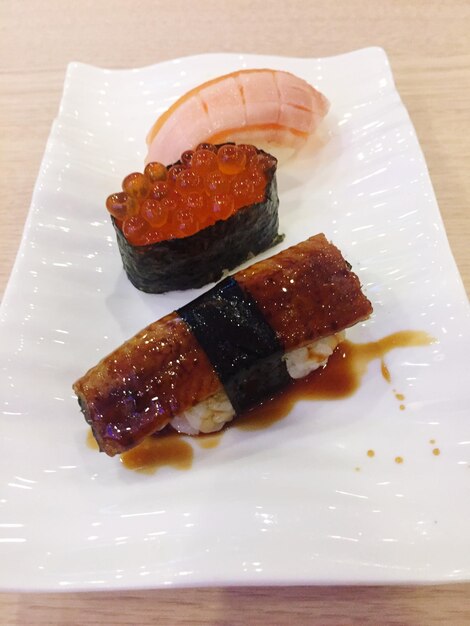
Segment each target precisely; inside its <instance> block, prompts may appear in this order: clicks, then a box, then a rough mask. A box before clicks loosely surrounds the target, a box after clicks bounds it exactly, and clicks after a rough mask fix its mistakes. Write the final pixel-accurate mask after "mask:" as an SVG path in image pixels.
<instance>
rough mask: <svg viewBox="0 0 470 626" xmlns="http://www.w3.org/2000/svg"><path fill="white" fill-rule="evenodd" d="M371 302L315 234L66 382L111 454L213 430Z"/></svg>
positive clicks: (327, 350) (320, 355)
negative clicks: (169, 432) (161, 437)
mask: <svg viewBox="0 0 470 626" xmlns="http://www.w3.org/2000/svg"><path fill="white" fill-rule="evenodd" d="M371 312H372V306H371V303H370V302H369V300H368V299H367V298H366V297H365V295H364V294H363V293H362V291H361V287H360V283H359V279H358V277H357V276H356V275H355V274H354V273H353V272H352V271H351V266H350V265H349V264H348V263H347V261H345V259H344V258H343V257H342V255H341V252H340V251H339V250H338V249H337V248H336V247H335V246H334V245H333V244H331V243H329V242H328V241H327V239H326V238H325V236H324V235H322V234H320V235H316V236H314V237H311V238H310V239H307V240H306V241H304V242H302V243H299V244H298V245H296V246H293V247H291V248H288V249H287V250H284V251H283V252H280V253H279V254H277V255H275V256H273V257H270V258H268V259H267V260H264V261H260V262H258V263H255V264H254V265H252V266H251V267H249V268H248V269H246V270H242V271H239V272H237V273H236V274H234V275H233V276H230V277H228V278H225V279H224V280H222V281H221V282H220V283H218V284H217V285H215V287H213V288H212V289H210V290H209V291H207V292H206V293H204V294H203V295H202V296H200V297H198V298H196V299H195V300H193V301H192V302H190V303H189V304H187V305H185V306H183V307H182V308H181V309H179V310H178V311H175V312H173V313H171V314H169V315H167V316H165V317H163V318H162V319H160V320H158V321H156V322H154V323H153V324H150V326H148V327H147V328H145V329H144V330H142V331H141V332H139V333H138V334H137V335H136V336H135V337H133V338H132V339H130V340H129V341H127V342H126V343H124V344H123V345H122V346H121V347H120V348H118V349H117V350H115V351H114V352H112V353H111V354H110V355H109V356H107V357H105V358H104V359H102V361H100V363H98V365H96V366H95V367H93V368H92V369H90V370H89V371H88V372H87V373H86V374H85V375H84V376H83V377H82V378H80V379H79V380H78V381H77V382H76V383H75V384H74V386H73V388H74V390H75V393H76V394H77V396H78V399H79V403H80V406H81V408H82V411H83V413H84V415H85V419H86V420H87V422H88V423H89V424H90V425H91V427H92V430H93V434H94V436H95V438H96V440H97V442H98V444H99V447H100V450H101V451H103V452H106V453H107V454H109V455H110V456H113V455H115V454H118V453H121V452H124V451H125V450H128V449H130V448H132V447H134V446H136V445H137V444H138V443H140V442H141V441H142V440H143V439H144V438H145V437H147V436H149V435H152V434H155V433H158V432H159V431H161V430H162V429H164V428H166V427H173V428H174V429H175V430H177V431H179V432H182V433H187V434H191V435H193V434H194V435H195V434H198V433H200V432H204V433H207V432H214V431H217V430H220V429H221V428H222V427H223V426H224V424H226V423H227V422H230V421H231V420H232V419H233V418H234V416H235V415H237V414H239V413H243V412H244V411H246V410H248V409H250V408H251V407H253V406H254V405H256V404H257V403H259V402H261V401H263V400H264V399H266V398H267V397H269V396H272V395H273V394H274V393H276V392H277V391H279V390H280V389H281V388H283V387H284V386H286V385H287V384H288V383H289V381H290V380H291V379H292V378H300V377H303V376H306V375H307V374H308V373H310V372H311V371H313V370H314V369H316V368H318V367H321V366H323V365H325V364H326V362H327V360H328V357H329V356H330V355H331V354H332V352H333V351H334V349H335V348H336V346H337V345H338V344H339V343H340V342H341V341H342V340H343V338H344V331H345V329H347V328H348V327H350V326H353V325H354V324H356V323H358V322H360V321H362V320H364V319H366V318H367V317H369V315H370V314H371Z"/></svg>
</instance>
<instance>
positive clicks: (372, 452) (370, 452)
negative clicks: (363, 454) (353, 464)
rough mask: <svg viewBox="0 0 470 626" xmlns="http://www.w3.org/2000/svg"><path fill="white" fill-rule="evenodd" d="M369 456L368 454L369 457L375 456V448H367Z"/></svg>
mask: <svg viewBox="0 0 470 626" xmlns="http://www.w3.org/2000/svg"><path fill="white" fill-rule="evenodd" d="M367 456H368V457H369V458H372V457H374V456H375V452H374V451H373V450H367Z"/></svg>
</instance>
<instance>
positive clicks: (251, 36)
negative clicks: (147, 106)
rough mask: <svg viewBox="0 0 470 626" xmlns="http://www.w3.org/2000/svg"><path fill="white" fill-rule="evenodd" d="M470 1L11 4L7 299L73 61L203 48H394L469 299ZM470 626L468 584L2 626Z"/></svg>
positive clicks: (10, 608)
mask: <svg viewBox="0 0 470 626" xmlns="http://www.w3.org/2000/svg"><path fill="white" fill-rule="evenodd" d="M469 32H470V3H469V2H468V0H462V1H447V2H442V1H434V0H431V1H429V2H425V1H422V0H408V1H407V2H404V1H397V0H390V1H382V2H377V1H376V0H356V1H348V0H340V1H336V2H332V1H331V0H317V1H316V2H315V3H308V2H305V0H302V1H298V0H292V1H290V2H286V1H285V0H284V1H283V0H271V2H269V3H267V2H266V1H265V0H261V1H260V0H237V2H230V3H229V2H220V1H217V0H199V1H198V2H190V1H189V0H187V1H185V0H172V2H168V1H167V0H165V1H151V0H135V1H131V0H121V1H120V2H119V3H116V2H113V1H112V0H48V2H47V3H46V2H44V3H38V2H34V1H33V0H22V1H19V0H3V1H2V2H1V3H0V137H1V152H0V171H1V172H2V174H3V185H2V202H1V203H0V232H1V235H2V244H1V246H0V294H2V293H3V291H4V289H5V286H6V284H7V281H8V277H9V275H10V272H11V269H12V266H13V262H14V258H15V254H16V251H17V249H18V246H19V243H20V239H21V234H22V231H23V226H24V221H25V219H26V215H27V212H28V208H29V204H30V199H31V194H32V190H33V186H34V181H35V179H36V176H37V173H38V169H39V165H40V161H41V158H42V154H43V151H44V147H45V143H46V140H47V136H48V133H49V130H50V126H51V123H52V121H53V119H54V116H55V115H56V112H57V108H58V104H59V101H60V96H61V91H62V86H63V79H64V74H65V69H66V65H67V63H68V62H69V61H72V60H73V61H83V62H88V63H92V64H94V65H99V66H102V67H109V68H116V67H138V66H142V65H147V64H151V63H156V62H159V61H162V60H165V59H170V58H173V57H177V56H184V55H190V54H196V53H201V52H224V51H227V52H253V53H266V54H284V55H290V56H305V57H310V56H326V55H331V54H338V53H341V52H346V51H349V50H352V49H355V48H361V47H365V46H371V45H378V46H382V47H384V48H385V49H386V51H387V53H388V55H389V58H390V61H391V65H392V69H393V72H394V75H395V78H396V82H397V86H398V89H399V91H400V93H401V96H402V98H403V100H404V102H405V104H406V106H407V108H408V111H409V113H410V116H411V119H412V120H413V123H414V124H415V127H416V130H417V133H418V137H419V139H420V142H421V145H422V148H423V150H424V153H425V156H426V160H427V163H428V166H429V170H430V173H431V178H432V181H433V184H434V188H435V191H436V195H437V198H438V202H439V205H440V209H441V213H442V216H443V219H444V222H445V226H446V230H447V234H448V238H449V242H450V245H451V247H452V250H453V253H454V255H455V258H456V261H457V264H458V267H459V269H460V272H461V275H462V278H463V281H464V284H465V286H466V288H467V293H468V292H470V246H469V241H470V219H469V206H468V203H469V199H470V176H469V175H468V171H469V170H470V133H469V132H468V131H469V129H470V37H469ZM157 622H158V623H159V624H218V625H219V624H220V625H225V624H227V625H228V624H233V625H236V624H325V625H328V624H335V625H341V624H355V623H357V624H376V623H378V622H381V623H387V624H429V625H432V624H438V623H439V624H441V623H449V624H450V623H451V624H468V623H470V585H449V586H438V587H422V588H421V587H417V588H415V587H408V588H403V587H381V588H380V587H379V588H365V587H360V588H334V587H326V588H304V587H293V588H266V589H264V588H251V589H247V588H235V589H199V590H198V589H195V590H180V591H177V590H164V591H154V592H138V593H137V592H127V593H119V594H115V593H113V594H108V593H103V594H97V593H95V594H88V593H87V594H37V595H34V594H15V593H12V594H2V595H0V623H2V624H8V625H9V624H21V625H23V624H48V625H49V624H68V625H72V624H85V623H88V624H116V625H118V624H152V623H157Z"/></svg>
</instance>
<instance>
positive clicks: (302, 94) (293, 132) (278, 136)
mask: <svg viewBox="0 0 470 626" xmlns="http://www.w3.org/2000/svg"><path fill="white" fill-rule="evenodd" d="M328 109H329V102H328V100H327V98H326V97H325V96H324V95H323V94H322V93H320V92H319V91H317V90H316V89H314V87H312V86H311V85H309V84H308V83H307V82H306V81H305V80H303V79H302V78H299V77H298V76H295V75H294V74H291V73H290V72H284V71H279V70H273V69H245V70H239V71H237V72H232V73H231V74H226V75H224V76H219V77H217V78H215V79H213V80H210V81H208V82H205V83H203V84H202V85H199V86H197V87H195V88H194V89H192V90H191V91H189V92H188V93H186V94H184V95H183V96H182V97H181V98H179V99H178V100H177V101H176V102H175V103H174V104H173V105H172V106H171V107H170V108H169V109H168V110H167V111H165V112H164V113H163V114H162V115H161V116H160V117H159V118H158V119H157V121H156V122H155V124H154V125H153V127H152V128H151V130H150V131H149V133H148V135H147V145H148V155H147V159H146V162H147V163H150V162H152V161H160V162H162V163H164V164H165V165H166V164H168V163H172V162H174V161H175V160H176V159H178V158H179V155H180V153H181V152H182V151H183V150H185V149H186V148H187V147H189V148H194V147H195V146H196V145H197V144H199V143H201V142H208V141H210V142H212V143H223V142H227V141H234V142H236V143H251V144H255V145H256V146H258V147H260V148H261V147H262V148H264V149H265V150H267V151H268V152H271V153H274V154H276V156H279V150H280V148H282V152H283V155H284V156H290V154H292V153H293V152H295V151H296V150H298V149H299V148H300V147H301V146H302V145H303V144H304V143H305V141H306V140H307V138H308V137H309V136H310V135H311V134H312V133H313V132H314V131H315V130H316V128H317V127H318V125H319V123H320V122H321V120H322V119H323V118H324V117H325V115H326V114H327V112H328ZM286 152H287V153H289V154H286Z"/></svg>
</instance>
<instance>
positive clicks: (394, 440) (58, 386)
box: [0, 48, 470, 590]
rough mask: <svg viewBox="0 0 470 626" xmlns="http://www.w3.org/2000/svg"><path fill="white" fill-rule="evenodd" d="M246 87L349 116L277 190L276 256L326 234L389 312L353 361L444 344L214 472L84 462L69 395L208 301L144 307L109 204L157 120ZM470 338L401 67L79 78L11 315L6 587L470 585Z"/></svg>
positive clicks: (307, 412)
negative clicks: (163, 322)
mask: <svg viewBox="0 0 470 626" xmlns="http://www.w3.org/2000/svg"><path fill="white" fill-rule="evenodd" d="M250 67H272V68H279V69H284V70H289V71H291V72H294V73H295V74H298V75H299V76H302V77H303V78H305V79H307V80H308V81H309V82H311V83H312V84H314V85H315V86H316V87H318V88H319V89H320V90H322V91H323V92H324V93H325V94H326V95H327V96H328V97H329V98H330V100H331V102H332V107H331V112H330V113H329V115H328V117H327V119H326V121H325V124H324V126H323V129H322V132H321V137H320V139H318V138H317V139H316V140H315V141H313V142H311V144H310V145H309V146H307V147H306V148H305V149H304V150H303V151H302V152H301V153H299V155H298V157H297V158H296V159H294V160H292V161H290V162H288V163H287V164H285V165H284V166H283V167H281V168H280V170H279V174H278V178H279V192H280V198H281V205H280V214H281V230H282V232H284V233H285V235H286V238H285V240H284V242H283V243H282V244H281V245H280V246H278V248H277V249H275V250H274V251H272V252H275V251H278V250H280V249H281V248H282V247H287V246H289V245H292V244H295V243H297V242H298V241H301V240H302V239H305V238H306V237H307V236H310V235H312V234H315V233H317V232H321V231H323V232H325V233H326V235H327V236H328V238H329V239H331V240H332V241H333V242H334V243H335V244H336V245H337V246H338V247H339V248H340V249H341V250H342V251H343V254H344V255H345V257H346V258H347V259H348V260H349V261H350V262H351V263H352V265H353V267H354V269H355V271H356V272H357V273H358V275H359V277H360V279H361V282H362V284H363V286H364V289H365V291H366V293H367V295H368V297H369V298H370V299H371V300H372V302H373V305H374V310H375V312H374V315H373V317H372V319H370V320H369V321H368V322H366V323H364V324H362V325H360V326H358V327H357V328H355V329H354V330H353V331H351V332H350V335H349V337H350V339H351V340H352V341H354V342H371V341H375V340H378V339H381V338H383V337H385V336H388V335H390V334H391V333H395V332H397V331H402V330H419V331H425V332H427V333H430V334H431V335H432V336H433V337H435V339H436V340H437V342H436V343H434V344H432V345H428V346H423V347H415V348H411V347H410V348H404V349H397V350H394V351H392V352H390V353H389V354H388V355H387V356H386V357H385V365H386V367H387V368H388V370H389V372H390V376H391V382H390V383H389V382H387V381H386V380H385V378H384V376H383V374H382V372H381V365H380V361H378V360H375V361H372V362H371V363H370V364H369V367H368V369H367V372H366V374H365V376H364V379H363V383H362V385H361V387H360V389H359V390H358V391H357V393H356V394H355V395H353V396H351V397H349V398H346V399H342V400H334V401H321V402H320V401H317V402H299V403H298V404H297V405H296V406H295V408H294V409H293V410H292V412H291V414H290V415H289V416H288V417H287V418H286V419H284V420H282V421H280V422H278V423H276V424H274V425H273V426H271V427H270V428H268V429H265V430H260V431H253V432H245V431H242V430H239V429H237V428H231V429H229V430H228V431H227V432H226V433H225V435H224V436H223V438H222V440H221V442H220V444H219V445H218V446H217V447H216V448H213V449H211V450H208V449H203V448H201V447H200V446H199V445H198V444H197V443H192V446H193V448H194V460H193V464H192V467H191V469H189V470H181V469H177V468H174V467H163V468H161V469H159V470H158V471H157V472H156V473H155V474H153V475H148V474H142V473H137V472H133V471H130V470H127V469H125V468H124V467H123V465H122V464H121V463H120V460H119V459H118V458H113V459H111V458H109V457H107V456H106V455H104V454H101V455H100V454H98V453H97V452H96V451H94V450H92V449H90V448H89V447H88V446H87V445H86V436H87V430H88V427H87V426H86V424H85V422H84V420H83V418H82V416H81V413H80V411H79V409H78V405H77V402H76V399H75V397H74V395H73V392H72V390H71V384H72V382H73V381H74V380H75V379H76V378H78V377H79V376H81V375H82V374H83V373H84V372H85V371H86V370H87V369H88V368H89V367H91V366H92V365H94V364H95V363H96V362H97V361H98V360H99V359H100V358H101V357H102V356H104V355H105V354H107V353H108V352H110V351H111V350H112V349H114V348H115V347H116V346H118V345H119V344H120V343H121V342H122V341H123V340H125V339H127V338H128V337H130V336H131V335H133V334H134V333H135V332H136V331H138V330H139V329H141V328H142V327H143V326H145V325H147V324H148V323H150V322H151V321H153V320H155V319H157V318H159V317H160V316H162V315H163V314H165V313H167V312H170V311H172V310H173V309H175V308H176V307H178V306H180V305H182V304H183V303H185V302H188V301H189V300H190V299H192V298H193V297H194V296H196V295H197V293H199V292H196V291H189V292H177V293H169V294H166V295H161V296H156V295H147V294H144V293H140V292H139V291H137V290H136V289H134V288H133V287H132V286H131V284H130V283H129V282H128V281H127V279H126V277H125V275H124V273H123V271H122V269H121V263H120V257H119V253H118V250H117V247H116V243H115V239H114V233H113V230H112V227H111V224H110V221H109V219H108V216H107V213H106V211H105V209H104V200H105V198H106V196H107V195H108V194H109V193H111V192H113V191H115V190H117V189H118V188H119V186H120V182H121V179H122V178H123V176H125V175H126V174H127V173H128V172H131V171H133V170H136V169H142V164H143V159H144V157H145V141H144V138H145V135H146V132H147V130H148V129H149V127H150V126H151V124H152V123H153V121H154V120H155V118H156V116H157V115H158V114H159V113H160V112H162V111H163V110H164V109H166V108H167V107H168V106H169V105H170V104H171V103H172V102H173V101H174V100H175V99H176V98H177V97H179V96H180V95H181V94H182V93H184V92H185V91H187V90H188V89H190V88H192V87H194V86H195V85H197V84H199V83H201V82H203V81H205V80H207V79H210V78H212V77H215V76H217V75H220V74H224V73H227V72H230V71H233V70H236V69H238V68H250ZM265 256H266V255H265ZM469 330H470V322H469V307H468V302H467V298H466V296H465V292H464V289H463V286H462V283H461V280H460V278H459V275H458V272H457V270H456V266H455V263H454V261H453V258H452V255H451V252H450V249H449V246H448V243H447V239H446V235H445V231H444V228H443V224H442V221H441V218H440V215H439V210H438V207H437V204H436V200H435V197H434V193H433V189H432V186H431V183H430V180H429V175H428V172H427V169H426V164H425V161H424V158H423V155H422V152H421V150H420V147H419V145H418V141H417V138H416V134H415V131H414V129H413V126H412V124H411V122H410V119H409V117H408V114H407V112H406V110H405V108H404V106H403V103H402V102H401V100H400V97H399V95H398V93H397V91H396V89H395V86H394V82H393V78H392V74H391V71H390V67H389V63H388V61H387V57H386V55H385V53H384V52H383V51H382V50H380V49H377V48H372V49H366V50H360V51H357V52H353V53H351V54H346V55H342V56H338V57H333V58H326V59H291V58H282V57H265V56H252V55H243V54H214V55H212V54H211V55H204V56H198V57H188V58H183V59H177V60H174V61H170V62H165V63H161V64H159V65H155V66H152V67H146V68H142V69H136V70H123V71H115V70H112V71H110V70H103V69H99V68H95V67H91V66H86V65H82V64H78V63H72V64H71V65H70V66H69V68H68V70H67V76H66V80H65V87H64V95H63V98H62V102H61V106H60V112H59V115H58V117H57V119H56V120H55V122H54V124H53V127H52V131H51V135H50V138H49V141H48V144H47V148H46V151H45V155H44V159H43V162H42V165H41V169H40V172H39V177H38V180H37V184H36V188H35V191H34V196H33V200H32V205H31V210H30V214H29V217H28V221H27V225H26V228H25V233H24V237H23V241H22V243H21V248H20V252H19V255H18V259H17V262H16V264H15V268H14V270H13V273H12V276H11V280H10V283H9V285H8V289H7V292H6V294H5V297H4V300H3V303H2V309H1V327H0V353H1V367H2V375H1V379H0V401H1V437H2V474H1V492H0V510H1V513H0V543H1V547H0V548H1V562H2V567H1V568H0V586H1V587H2V588H4V589H6V588H10V589H36V590H57V589H70V590H82V589H116V588H143V587H164V586H184V585H186V586H188V585H192V586H196V585H265V584H330V583H335V584H336V583H337V584H343V583H348V584H355V583H385V582H388V583H398V582H401V583H404V582H430V581H455V580H468V579H470V533H469V532H468V519H469V517H470V498H469V494H470V434H469V432H470V431H469V425H468V424H469V422H468V407H469V405H470V386H469V385H464V384H462V377H463V374H462V372H465V371H467V368H468V354H469V348H470V346H469V335H470V333H469ZM399 394H402V396H404V398H402V397H401V396H400V395H399ZM400 405H403V406H400ZM369 450H373V451H374V456H373V457H372V456H368V451H369ZM369 454H372V453H369ZM397 457H401V459H402V460H403V462H402V463H397V462H396V459H397Z"/></svg>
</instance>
